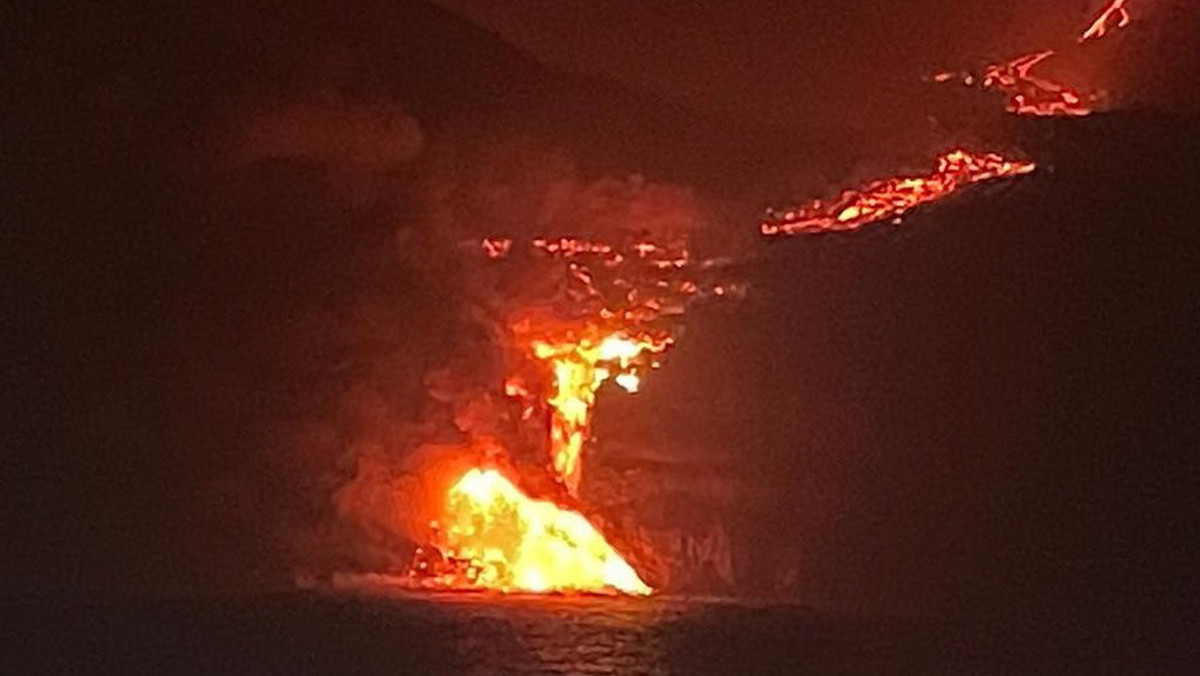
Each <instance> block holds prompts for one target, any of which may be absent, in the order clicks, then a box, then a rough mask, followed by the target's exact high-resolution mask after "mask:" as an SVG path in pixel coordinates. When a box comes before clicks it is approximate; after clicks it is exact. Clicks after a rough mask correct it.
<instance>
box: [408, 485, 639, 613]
mask: <svg viewBox="0 0 1200 676" xmlns="http://www.w3.org/2000/svg"><path fill="white" fill-rule="evenodd" d="M438 525H439V526H440V533H439V536H438V540H439V541H438V542H437V547H436V554H435V555H436V558H432V557H427V556H423V553H419V555H418V560H417V561H415V562H414V566H413V571H412V573H413V576H414V578H415V579H416V580H417V582H418V584H421V585H422V586H432V587H437V588H444V589H491V590H497V591H503V592H514V591H516V592H533V593H547V592H589V593H617V592H619V593H625V594H633V595H638V596H645V595H648V594H650V593H651V592H652V591H653V590H652V589H651V588H650V587H649V586H648V585H647V584H646V583H645V582H642V579H641V578H640V577H639V576H638V574H637V572H636V571H634V569H633V567H632V566H630V565H629V563H628V562H626V561H625V559H624V558H623V557H622V556H621V555H620V554H618V553H617V551H616V550H615V549H614V548H613V547H612V545H610V544H609V543H608V541H607V540H605V538H604V536H603V535H602V534H601V533H600V532H599V531H598V530H596V528H595V527H594V526H593V525H592V524H591V523H590V522H588V520H587V519H586V518H585V517H584V516H583V515H582V514H579V513H578V512H575V511H572V510H569V509H566V508H563V507H560V506H558V505H556V504H554V503H553V502H550V501H547V500H535V499H533V498H530V497H529V496H527V495H526V494H525V493H523V492H522V491H521V489H519V488H518V487H517V486H516V485H515V484H513V483H512V482H511V481H509V480H508V479H507V478H506V477H505V476H504V475H502V474H501V473H500V472H499V471H497V470H495V469H479V468H474V469H471V470H468V471H467V472H466V474H464V475H463V476H462V478H460V479H459V480H458V482H457V483H455V484H454V485H453V486H452V487H451V488H450V490H449V492H448V493H447V496H446V508H445V516H444V520H443V521H442V522H441V523H440V524H438Z"/></svg>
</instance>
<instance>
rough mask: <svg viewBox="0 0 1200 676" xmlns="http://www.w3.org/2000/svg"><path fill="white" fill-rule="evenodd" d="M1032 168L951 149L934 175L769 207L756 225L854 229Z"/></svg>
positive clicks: (777, 229) (772, 229)
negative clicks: (783, 207)
mask: <svg viewBox="0 0 1200 676" xmlns="http://www.w3.org/2000/svg"><path fill="white" fill-rule="evenodd" d="M1035 168H1036V165H1035V164H1034V163H1033V162H1025V161H1020V160H1008V159H1005V158H1004V157H1002V156H1000V155H997V154H995V153H980V154H975V153H970V152H967V151H965V150H952V151H950V152H948V153H946V154H944V155H942V156H941V157H939V158H938V166H937V169H936V170H935V171H934V172H933V173H930V174H927V175H925V176H906V177H898V178H888V179H883V180H880V181H875V182H873V183H871V184H869V185H867V186H866V187H865V188H863V189H861V190H845V191H843V192H842V194H841V195H840V196H839V197H838V198H837V199H836V200H833V201H830V202H825V201H822V200H813V201H812V202H809V203H808V204H805V205H803V206H799V207H795V208H793V209H789V210H788V211H785V212H782V213H780V212H775V211H771V212H768V214H767V218H766V219H765V220H764V221H763V222H762V223H761V224H760V226H759V227H760V229H761V231H762V234H764V235H796V234H812V233H821V232H836V231H842V230H853V229H855V228H860V227H862V226H864V225H867V224H870V223H876V222H879V221H884V220H888V219H891V218H897V217H899V216H900V215H902V214H904V213H905V212H906V211H908V210H910V209H912V208H914V207H917V206H920V205H922V204H927V203H929V202H932V201H934V200H938V199H941V198H943V197H946V196H947V195H950V194H951V193H953V192H954V191H956V190H958V189H959V188H963V187H965V186H968V185H970V184H972V183H979V182H981V181H987V180H991V179H996V178H1005V177H1011V176H1018V175H1021V174H1028V173H1030V172H1032V171H1033V170H1034V169H1035Z"/></svg>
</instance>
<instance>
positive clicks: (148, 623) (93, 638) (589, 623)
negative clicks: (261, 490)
mask: <svg viewBox="0 0 1200 676" xmlns="http://www.w3.org/2000/svg"><path fill="white" fill-rule="evenodd" d="M7 610H8V611H9V612H7V613H6V617H7V620H6V621H5V624H6V626H7V628H6V629H5V630H4V646H6V647H5V648H4V651H3V655H2V659H3V662H0V673H5V674H41V673H62V674H83V673H87V674H90V673H105V674H109V673H111V674H156V675H157V674H164V675H165V674H336V675H339V676H341V675H346V674H409V673H411V674H1041V673H1045V674H1066V673H1080V674H1085V673H1086V674H1095V673H1133V672H1130V671H1128V667H1129V664H1128V663H1127V662H1125V661H1123V660H1122V659H1121V658H1123V657H1128V655H1123V654H1118V653H1115V652H1113V651H1112V650H1109V649H1107V648H1106V647H1105V643H1104V642H1103V641H1095V642H1094V641H1091V640H1085V641H1081V640H1079V639H1078V638H1069V637H1067V638H1064V637H1062V636H1054V635H1051V634H1048V633H1047V632H1046V631H1045V630H1034V629H1022V628H1020V627H1015V628H1014V627H1008V628H1005V629H998V628H996V627H988V626H982V625H973V626H971V627H966V626H963V625H958V624H945V623H934V622H928V621H925V622H918V621H911V620H907V621H906V620H879V619H863V618H854V617H846V616H837V615H831V614H827V613H821V612H816V611H813V610H811V609H807V608H805V607H801V606H793V605H785V604H771V603H750V602H744V601H742V602H737V601H719V600H711V599H709V600H700V599H680V598H651V599H632V598H602V597H536V596H529V597H520V596H512V597H504V596H496V595H478V594H424V595H414V594H407V593H398V592H383V591H380V592H362V591H358V592H345V591H341V592H301V591H297V592H289V593H277V594H268V595H251V596H238V597H224V598H205V599H196V598H187V599H182V598H180V599H174V600H168V599H157V600H139V601H136V602H123V603H112V602H107V603H100V602H86V601H80V600H74V601H72V602H69V603H36V604H32V603H23V604H19V605H18V606H9V607H8V608H7ZM1154 672H1155V673H1163V672H1161V671H1159V670H1155V671H1154ZM1147 673H1149V672H1147ZM1181 673H1185V672H1181Z"/></svg>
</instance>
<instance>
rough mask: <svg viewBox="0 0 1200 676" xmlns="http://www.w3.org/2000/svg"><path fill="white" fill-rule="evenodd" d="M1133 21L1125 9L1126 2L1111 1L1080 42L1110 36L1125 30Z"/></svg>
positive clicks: (1081, 36)
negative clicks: (1112, 33)
mask: <svg viewBox="0 0 1200 676" xmlns="http://www.w3.org/2000/svg"><path fill="white" fill-rule="evenodd" d="M1132 20H1133V17H1132V16H1130V14H1129V10H1128V9H1126V8H1125V0H1109V3H1108V5H1107V6H1105V7H1104V9H1103V10H1101V11H1100V14H1099V16H1097V17H1096V19H1095V20H1094V21H1092V23H1091V25H1089V26H1088V27H1087V30H1085V31H1083V33H1082V34H1080V36H1079V41H1080V42H1087V41H1088V40H1096V39H1099V38H1102V37H1104V36H1105V35H1108V34H1109V33H1110V32H1112V31H1114V30H1118V29H1121V28H1124V27H1126V26H1128V25H1129V22H1130V21H1132Z"/></svg>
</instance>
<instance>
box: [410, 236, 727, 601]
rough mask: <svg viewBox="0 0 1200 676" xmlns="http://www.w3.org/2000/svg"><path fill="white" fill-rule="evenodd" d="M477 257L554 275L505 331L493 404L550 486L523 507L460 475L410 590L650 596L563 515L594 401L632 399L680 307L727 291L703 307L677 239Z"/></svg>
mask: <svg viewBox="0 0 1200 676" xmlns="http://www.w3.org/2000/svg"><path fill="white" fill-rule="evenodd" d="M482 250H483V252H484V254H485V256H486V257H487V258H488V259H490V260H492V261H496V262H497V263H503V262H504V261H505V259H508V258H510V257H521V256H530V257H533V261H534V262H549V263H557V264H559V265H561V266H562V269H563V271H564V272H565V277H564V279H565V281H564V282H563V283H561V284H560V285H559V286H558V293H557V294H556V297H555V299H553V300H552V301H545V303H544V304H543V305H541V306H535V307H523V308H519V309H517V310H516V311H515V312H514V313H513V314H512V316H510V317H508V319H507V320H506V323H507V330H508V334H509V335H508V339H509V340H508V342H509V347H510V349H509V352H510V355H509V363H510V373H509V375H508V376H507V377H506V378H505V379H504V381H503V391H504V394H505V396H506V397H508V398H509V399H510V400H511V401H513V402H514V403H515V404H516V405H517V407H518V410H519V414H518V416H517V417H518V418H519V420H520V424H522V425H526V426H530V427H531V428H534V429H537V430H538V431H539V432H540V434H541V435H543V438H544V439H545V443H546V446H547V450H548V454H549V462H548V463H547V464H546V465H545V466H544V469H542V470H540V472H541V473H543V474H544V475H546V476H548V477H549V478H550V479H551V480H552V481H551V482H550V483H549V484H546V482H542V483H541V484H537V482H534V483H535V484H537V485H539V486H541V491H540V492H541V493H543V495H542V496H541V497H538V498H534V497H531V496H530V495H529V494H527V493H526V492H524V491H523V490H522V489H521V488H519V487H518V486H517V484H516V483H514V482H513V481H511V480H510V479H509V478H507V477H506V476H505V475H504V474H501V473H500V472H499V471H498V470H496V469H494V468H491V467H489V466H487V464H486V463H484V464H480V465H477V466H474V467H471V468H470V469H468V470H467V471H465V472H464V473H463V474H462V475H461V477H460V478H458V480H457V481H456V482H455V483H454V484H453V485H452V487H451V488H449V490H448V491H447V492H446V497H445V503H444V505H443V506H442V509H441V513H440V515H439V516H438V517H437V518H436V519H435V520H434V524H433V525H432V526H431V532H430V535H429V541H428V544H427V545H426V546H424V547H422V548H421V549H420V550H419V551H418V553H417V556H416V557H415V559H414V561H413V563H412V565H411V567H410V571H409V579H410V580H412V582H413V583H414V584H415V585H417V586H419V587H425V588H429V587H432V588H445V589H490V590H499V591H506V592H512V591H520V592H534V593H542V592H592V593H611V592H619V593H626V594H635V595H645V594H649V593H651V592H652V589H651V587H650V586H649V585H647V584H646V583H645V582H643V581H642V579H641V577H640V576H639V575H638V574H637V572H636V571H635V570H634V569H633V567H632V566H631V565H630V564H629V563H628V562H627V561H626V560H625V558H624V557H622V556H621V554H620V553H618V552H617V550H616V549H615V548H614V547H613V546H612V545H611V544H609V542H608V541H607V540H606V538H605V537H604V535H603V534H602V533H601V532H600V531H599V530H598V529H597V528H596V527H595V526H594V525H593V524H592V523H591V522H590V521H589V520H588V519H587V518H586V517H585V516H584V515H583V514H581V513H580V512H579V511H578V510H577V509H572V508H571V507H569V506H568V505H573V504H575V503H577V502H578V496H579V489H580V483H581V480H582V477H583V457H584V451H585V449H586V447H587V445H588V443H589V441H590V440H591V438H592V431H591V425H592V418H593V414H594V410H595V404H596V395H597V393H598V391H599V390H600V388H601V386H603V385H604V384H605V383H606V382H609V381H610V380H611V381H612V382H613V383H615V384H616V385H617V386H619V387H620V388H622V389H623V390H625V391H627V392H636V391H638V389H639V388H640V387H641V384H642V379H643V378H644V376H645V375H646V373H647V372H648V371H649V370H651V369H654V368H657V367H658V366H659V361H658V360H659V357H660V356H661V355H662V353H663V352H665V351H666V350H667V349H668V348H669V347H670V346H671V345H672V344H673V343H674V336H673V330H674V328H675V321H674V320H675V318H676V317H677V316H678V315H679V314H681V313H682V311H683V308H684V306H686V304H687V303H688V302H690V301H691V300H693V299H696V298H700V297H705V296H707V295H725V294H727V293H728V292H729V287H726V286H717V287H713V288H712V289H711V294H710V291H709V290H707V289H706V288H705V287H703V286H702V285H701V284H700V283H698V281H697V279H696V277H697V276H696V275H695V274H693V270H692V261H691V259H690V256H689V254H688V250H687V248H686V246H685V244H684V242H683V241H682V240H678V241H674V242H672V243H670V244H659V243H655V242H651V241H649V240H648V239H646V238H635V239H633V240H631V241H630V242H628V243H625V244H624V245H614V244H608V243H605V242H599V241H593V240H588V239H583V238H573V237H560V238H557V239H549V238H535V239H533V240H531V241H530V242H528V247H516V246H515V245H514V243H513V242H512V240H510V239H508V238H490V239H487V240H484V241H483V243H482ZM529 263H530V261H529V259H523V260H522V261H521V262H520V263H517V265H523V264H529ZM497 385H500V383H498V384H497ZM552 487H557V488H552Z"/></svg>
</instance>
